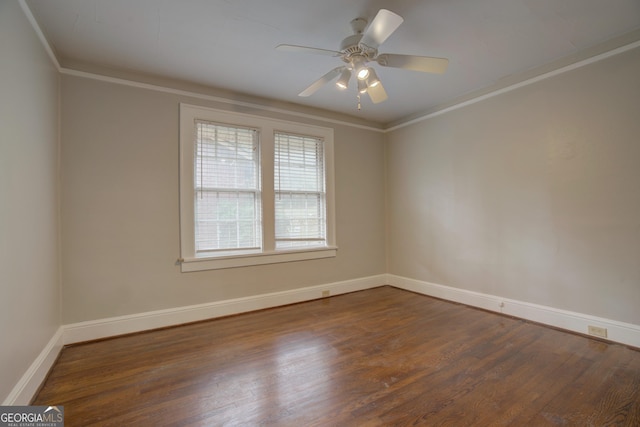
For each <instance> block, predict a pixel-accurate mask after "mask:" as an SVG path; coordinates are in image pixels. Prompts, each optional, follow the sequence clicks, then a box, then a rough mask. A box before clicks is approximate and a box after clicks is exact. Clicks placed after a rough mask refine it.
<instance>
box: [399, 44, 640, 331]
mask: <svg viewBox="0 0 640 427" xmlns="http://www.w3.org/2000/svg"><path fill="white" fill-rule="evenodd" d="M638 76H640V49H636V50H634V51H630V52H627V53H624V54H621V55H618V56H615V57H611V58H609V59H606V60H604V61H602V62H598V63H596V64H592V65H589V66H586V67H583V68H580V69H577V70H574V71H571V72H568V73H565V74H562V75H559V76H556V77H554V78H551V79H547V80H544V81H541V82H538V83H535V84H532V85H529V86H526V87H524V88H521V89H518V90H514V91H512V92H509V93H506V94H503V95H499V96H496V97H493V98H491V99H488V100H485V101H483V102H479V103H476V104H473V105H471V106H467V107H465V108H461V109H458V110H455V111H453V112H449V113H446V114H444V115H441V116H436V117H433V118H431V119H429V120H426V121H423V122H421V123H417V124H414V125H412V126H408V127H406V128H402V129H399V130H397V131H394V132H392V133H391V134H390V136H389V143H388V147H387V156H388V158H387V162H388V183H387V185H388V194H389V203H388V215H389V221H388V236H389V237H388V239H389V242H388V244H389V247H388V253H389V260H388V262H389V273H392V274H396V275H400V276H405V277H409V278H413V279H418V280H423V281H427V282H432V283H437V284H442V285H448V286H453V287H457V288H463V289H467V290H471V291H477V292H482V293H488V294H492V295H497V296H501V297H504V298H512V299H517V300H521V301H526V302H531V303H537V304H542V305H547V306H551V307H556V308H560V309H567V310H572V311H576V312H580V313H585V314H591V315H595V316H601V317H604V318H609V319H614V320H619V321H624V322H629V323H633V324H640V309H639V308H638V307H640V79H639V78H638Z"/></svg>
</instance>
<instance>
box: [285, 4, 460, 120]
mask: <svg viewBox="0 0 640 427" xmlns="http://www.w3.org/2000/svg"><path fill="white" fill-rule="evenodd" d="M403 21H404V19H403V18H402V17H401V16H400V15H397V14H395V13H393V12H391V11H390V10H387V9H380V10H379V11H378V13H377V14H376V16H375V18H373V21H371V24H370V25H369V26H367V20H366V19H363V18H356V19H354V20H353V21H351V28H352V29H353V32H354V34H353V35H351V36H348V37H347V38H345V39H344V40H342V43H341V44H340V50H339V51H336V50H328V49H319V48H315V47H307V46H297V45H291V44H281V45H278V46H277V47H276V49H277V50H280V51H288V52H302V53H311V54H316V55H328V56H334V57H339V58H340V59H341V60H342V61H343V62H345V65H342V66H340V67H336V68H334V69H333V70H331V71H329V72H328V73H327V74H325V75H324V76H322V77H320V78H319V79H318V80H316V81H315V82H313V83H312V84H311V85H310V86H309V87H308V88H306V89H305V90H303V91H302V92H300V93H299V94H298V96H304V97H306V96H311V95H312V94H314V93H315V92H316V91H317V90H318V89H320V88H321V87H322V86H324V85H325V84H327V83H329V82H330V81H332V80H333V79H335V78H336V77H338V76H340V78H338V80H337V82H336V86H337V87H338V88H339V89H346V88H347V87H348V86H349V80H351V74H352V73H355V75H356V82H357V85H358V109H360V95H361V94H364V93H367V94H368V95H369V97H370V98H371V101H373V103H374V104H378V103H380V102H382V101H384V100H386V99H387V92H386V91H385V90H384V87H383V86H382V83H381V82H380V79H379V78H378V76H377V74H376V71H375V69H374V68H373V67H371V66H369V62H374V61H375V62H377V63H378V65H381V66H383V67H393V68H403V69H406V70H414V71H422V72H425V73H437V74H442V73H444V72H445V70H446V69H447V65H448V64H449V60H448V59H446V58H434V57H429V56H415V55H401V54H395V53H381V54H378V47H379V46H380V45H381V44H382V43H383V42H384V41H385V40H386V39H387V38H388V37H389V36H390V35H391V34H393V32H394V31H395V30H396V29H397V28H398V27H399V26H400V24H402V22H403Z"/></svg>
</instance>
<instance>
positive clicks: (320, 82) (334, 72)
mask: <svg viewBox="0 0 640 427" xmlns="http://www.w3.org/2000/svg"><path fill="white" fill-rule="evenodd" d="M344 69H345V67H337V68H334V69H333V70H331V71H329V72H328V73H327V74H325V75H324V76H322V77H320V78H319V79H318V80H316V81H315V82H313V83H311V86H309V87H308V88H306V89H305V90H303V91H302V92H300V93H299V94H298V96H305V97H306V96H311V95H313V94H314V93H315V92H316V91H317V90H318V89H320V88H321V87H322V86H324V85H326V84H327V83H329V82H330V81H331V80H333V79H335V78H336V77H337V76H338V74H340V73H341V72H342V70H344Z"/></svg>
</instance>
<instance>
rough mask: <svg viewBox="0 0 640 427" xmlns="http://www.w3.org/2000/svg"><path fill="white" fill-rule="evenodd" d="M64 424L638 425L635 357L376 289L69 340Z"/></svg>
mask: <svg viewBox="0 0 640 427" xmlns="http://www.w3.org/2000/svg"><path fill="white" fill-rule="evenodd" d="M33 404H37V405H49V404H51V405H53V404H56V405H64V407H65V421H66V425H67V426H92V425H111V426H133V425H135V426H173V425H175V426H217V425H230V426H231V425H233V426H235V425H242V426H260V425H278V426H325V425H327V426H405V425H430V426H431V425H433V426H436V425H451V426H489V425H514V426H546V425H575V426H604V425H620V426H639V425H640V352H638V351H635V350H632V349H629V348H627V347H625V346H622V345H617V344H607V343H603V342H600V341H596V340H592V339H589V338H587V337H582V336H577V335H572V334H568V333H564V332H561V331H558V330H554V329H550V328H546V327H543V326H540V325H535V324H531V323H528V322H525V321H522V320H518V319H512V318H508V317H504V316H500V315H497V314H492V313H488V312H484V311H481V310H476V309H473V308H469V307H464V306H461V305H457V304H452V303H448V302H445V301H441V300H437V299H433V298H429V297H425V296H422V295H417V294H414V293H410V292H406V291H402V290H399V289H396V288H392V287H382V288H377V289H372V290H367V291H362V292H356V293H352V294H348V295H342V296H336V297H332V298H327V299H323V300H317V301H311V302H306V303H302V304H297V305H292V306H287V307H280V308H275V309H270V310H265V311H260V312H255V313H249V314H243V315H239V316H234V317H229V318H223V319H217V320H212V321H207V322H201V323H196V324H190V325H185V326H181V327H176V328H171V329H164V330H158V331H152V332H148V333H141V334H136V335H130V336H124V337H118V338H114V339H109V340H104V341H99V342H92V343H86V344H81V345H76V346H72V347H67V348H65V349H63V351H62V353H61V355H60V358H59V360H58V362H57V363H56V364H55V366H54V367H53V369H52V371H51V373H50V375H49V377H48V379H47V380H46V382H45V384H44V386H43V387H42V389H41V391H40V392H39V394H38V396H37V397H36V398H35V401H34V402H33Z"/></svg>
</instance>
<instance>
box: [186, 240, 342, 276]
mask: <svg viewBox="0 0 640 427" xmlns="http://www.w3.org/2000/svg"><path fill="white" fill-rule="evenodd" d="M337 252H338V248H337V247H335V246H329V247H322V248H308V249H298V250H291V251H277V252H262V253H257V254H255V253H254V254H245V255H230V256H222V257H215V258H213V257H209V258H188V259H184V260H183V261H182V263H181V271H182V272H183V273H187V272H191V271H204V270H220V269H223V268H236V267H248V266H252V265H264V264H277V263H282V262H293V261H306V260H313V259H322V258H333V257H335V256H336V254H337Z"/></svg>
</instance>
